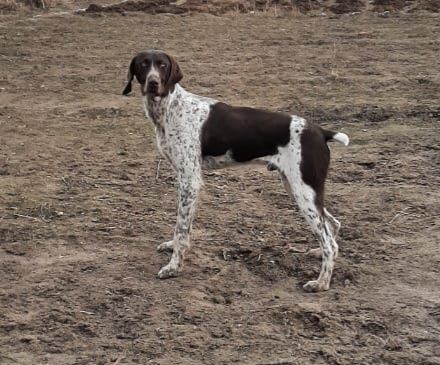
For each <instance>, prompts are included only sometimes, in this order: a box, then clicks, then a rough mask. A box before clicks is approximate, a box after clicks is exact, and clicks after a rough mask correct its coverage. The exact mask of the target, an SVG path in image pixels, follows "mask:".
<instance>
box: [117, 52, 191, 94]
mask: <svg viewBox="0 0 440 365" xmlns="http://www.w3.org/2000/svg"><path fill="white" fill-rule="evenodd" d="M134 76H136V79H137V80H138V81H139V83H140V84H141V92H142V95H147V96H151V97H153V98H157V97H164V96H166V95H168V93H170V92H172V91H173V90H174V86H175V85H176V84H177V83H178V82H179V81H180V80H182V78H183V75H182V72H181V71H180V67H179V65H178V64H177V62H176V61H175V60H174V58H173V57H171V56H170V55H168V54H166V53H165V52H162V51H147V52H141V53H139V54H138V55H136V56H135V57H134V58H133V59H132V60H131V63H130V67H129V68H128V82H127V85H126V86H125V89H124V91H123V92H122V94H123V95H127V94H129V93H130V92H131V83H132V81H133V77H134Z"/></svg>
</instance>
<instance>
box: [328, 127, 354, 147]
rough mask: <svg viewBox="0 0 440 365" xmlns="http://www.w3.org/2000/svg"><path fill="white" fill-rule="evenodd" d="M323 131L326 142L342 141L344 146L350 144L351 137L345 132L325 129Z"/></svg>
mask: <svg viewBox="0 0 440 365" xmlns="http://www.w3.org/2000/svg"><path fill="white" fill-rule="evenodd" d="M322 132H323V133H324V138H325V141H326V142H329V141H337V142H339V143H342V144H343V145H344V146H348V144H349V143H350V139H349V138H348V136H347V135H346V134H345V133H341V132H333V131H327V130H325V129H323V130H322Z"/></svg>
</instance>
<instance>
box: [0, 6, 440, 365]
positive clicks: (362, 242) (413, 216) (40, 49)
mask: <svg viewBox="0 0 440 365" xmlns="http://www.w3.org/2000/svg"><path fill="white" fill-rule="evenodd" d="M48 15H49V16H43V17H38V18H31V17H27V16H24V15H19V14H11V15H8V16H3V17H1V18H0V20H1V22H0V45H1V47H0V68H1V74H0V277H1V280H0V363H1V364H2V365H3V364H14V365H15V364H57V365H59V364H76V365H79V364H120V365H121V364H167V365H168V364H191V365H192V364H224V365H226V364H228V365H229V364H249V365H251V364H252V365H253V364H259V365H263V364H277V365H281V364H285V365H287V364H295V365H296V364H301V365H305V364H314V365H316V364H318V365H319V364H335V365H336V364H338V365H351V364H372V365H373V364H374V365H377V364H395V365H415V364H425V365H428V364H429V365H434V364H437V365H438V364H440V289H439V275H440V254H439V249H438V244H439V239H440V234H439V223H440V222H439V216H440V207H439V198H440V193H439V185H440V178H439V176H440V170H439V167H440V159H439V156H440V154H439V146H440V137H439V134H438V130H439V119H440V109H439V105H440V93H439V90H440V66H439V59H438V55H439V48H440V43H439V41H438V40H439V39H440V37H439V30H440V21H439V20H440V19H439V16H438V14H434V13H413V14H411V15H408V14H400V15H399V16H390V17H388V18H383V17H378V16H376V15H374V14H373V13H369V14H363V15H360V16H355V17H352V16H350V17H348V16H343V17H336V16H333V17H306V16H295V17H293V16H278V17H277V16H274V15H273V13H266V14H254V15H246V14H239V13H235V14H232V15H228V16H223V17H215V16H212V15H209V14H197V15H191V16H183V17H182V16H174V15H173V16H171V15H156V16H153V15H148V14H133V13H130V14H127V15H128V16H125V17H122V16H119V15H113V14H102V16H100V17H90V16H56V15H51V14H50V13H49V14H48ZM152 47H154V48H162V49H166V50H167V51H169V52H170V53H172V54H173V55H175V56H176V58H177V59H178V61H179V62H180V65H181V67H182V69H183V72H184V74H185V77H184V80H183V85H184V87H186V88H187V89H189V90H191V91H193V92H196V93H198V94H202V95H207V96H211V97H215V98H219V99H221V100H224V101H226V102H232V103H234V104H240V105H252V106H257V107H264V108H269V109H272V110H284V111H288V112H290V113H296V114H299V115H303V116H306V117H308V118H309V119H311V120H314V121H316V122H318V123H320V124H321V125H323V126H326V127H328V128H334V129H336V130H340V131H344V132H346V133H348V134H349V135H350V137H351V141H352V143H351V145H350V146H349V147H342V146H340V145H332V168H331V172H330V176H329V179H328V186H327V206H328V208H329V209H330V210H331V211H332V212H333V213H334V214H335V216H336V217H338V218H339V219H340V220H341V222H342V230H341V237H340V238H339V244H340V257H339V258H338V260H337V263H336V269H335V273H334V279H333V282H332V286H331V289H330V290H329V291H328V292H323V293H318V294H308V293H305V292H304V291H303V290H302V287H301V285H302V284H304V283H305V282H306V281H307V280H310V279H313V278H315V277H316V276H317V273H318V272H319V261H317V260H314V259H311V258H308V257H304V255H302V254H301V253H298V252H295V250H294V251H292V250H289V247H293V248H295V249H296V250H300V251H301V250H306V249H308V248H311V247H316V242H315V240H314V238H313V237H312V236H311V233H310V231H309V230H308V228H307V227H306V226H305V224H304V222H303V220H302V218H301V217H299V216H298V213H297V210H296V208H295V206H294V205H293V204H292V203H291V202H290V201H289V199H288V197H287V194H286V193H285V191H284V190H283V188H282V185H281V184H280V181H279V179H278V177H277V176H276V173H274V172H268V171H266V170H265V169H264V168H260V167H258V168H253V167H246V168H244V169H234V170H225V171H216V172H211V173H207V174H206V179H205V181H206V186H205V189H204V192H203V194H202V199H201V203H200V208H199V211H198V215H197V219H196V222H195V227H194V233H193V244H194V246H193V249H192V251H191V252H190V254H189V255H188V258H187V261H186V267H185V271H184V273H183V274H182V276H180V277H179V278H175V279H170V280H166V281H160V280H157V279H156V278H155V275H156V273H157V271H158V270H159V268H160V267H161V266H162V265H163V264H165V263H166V262H167V260H168V257H167V256H166V255H163V254H159V253H157V252H156V250H155V248H156V245H157V244H158V243H160V242H163V241H165V240H168V239H170V238H171V235H172V232H173V226H174V222H175V182H174V175H173V173H172V171H171V170H170V167H169V166H168V165H167V163H166V162H165V161H162V163H161V164H160V170H159V173H158V174H157V169H156V166H157V162H158V154H157V151H156V146H155V139H154V134H153V129H152V126H151V123H150V122H148V121H147V120H146V119H145V118H144V116H143V112H142V108H141V103H140V100H139V92H137V89H136V90H135V92H134V94H135V95H134V96H132V97H128V98H127V97H122V96H121V95H120V94H121V91H122V89H123V86H124V82H125V75H126V72H127V66H128V63H129V61H130V60H131V57H132V56H133V55H134V54H135V53H136V52H138V51H140V50H143V49H146V48H152Z"/></svg>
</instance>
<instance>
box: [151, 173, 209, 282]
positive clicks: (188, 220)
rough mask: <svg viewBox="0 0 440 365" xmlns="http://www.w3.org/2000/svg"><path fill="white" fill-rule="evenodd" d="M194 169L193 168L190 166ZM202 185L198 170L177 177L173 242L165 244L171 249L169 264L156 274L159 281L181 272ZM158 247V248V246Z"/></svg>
mask: <svg viewBox="0 0 440 365" xmlns="http://www.w3.org/2000/svg"><path fill="white" fill-rule="evenodd" d="M192 167H194V166H192ZM201 185H202V180H201V172H200V168H199V167H196V168H192V169H191V171H183V172H181V173H179V176H178V194H177V200H178V201H177V223H176V228H175V231H174V239H173V241H170V242H166V243H165V245H166V246H168V247H167V248H171V247H172V249H173V254H172V256H171V260H170V262H169V263H168V264H167V265H166V266H164V267H162V268H161V269H160V271H159V273H158V274H157V276H158V277H159V278H160V279H166V278H169V277H173V276H177V274H178V273H179V272H180V271H181V270H182V267H183V260H184V257H185V252H186V251H187V250H188V249H189V247H190V232H191V226H192V222H193V218H194V214H195V211H196V203H197V197H198V195H199V191H200V187H201ZM159 247H160V246H159Z"/></svg>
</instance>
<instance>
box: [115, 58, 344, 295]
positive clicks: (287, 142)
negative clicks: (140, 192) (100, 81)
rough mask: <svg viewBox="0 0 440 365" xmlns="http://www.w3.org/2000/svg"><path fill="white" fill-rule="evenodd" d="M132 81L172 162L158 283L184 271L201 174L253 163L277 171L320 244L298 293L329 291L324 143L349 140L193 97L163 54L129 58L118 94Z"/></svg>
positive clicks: (332, 228)
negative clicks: (171, 226)
mask: <svg viewBox="0 0 440 365" xmlns="http://www.w3.org/2000/svg"><path fill="white" fill-rule="evenodd" d="M134 77H135V78H136V79H137V81H138V82H139V84H140V89H141V93H142V101H143V105H144V108H145V113H146V115H147V117H148V118H149V119H151V120H152V122H153V123H154V127H155V131H156V138H157V145H158V148H159V151H160V153H161V154H162V155H163V156H164V157H165V158H166V159H167V160H168V161H169V162H170V163H171V165H172V167H173V169H174V170H175V172H176V174H177V182H178V199H177V200H178V208H177V222H176V226H175V231H174V237H173V240H171V241H168V242H164V243H162V244H160V245H159V246H158V250H159V251H166V250H172V256H171V260H170V262H169V263H168V264H167V265H166V266H164V267H162V268H161V269H160V271H159V273H158V277H159V278H161V279H164V278H169V277H174V276H177V275H178V274H179V272H181V270H182V268H183V261H184V256H185V254H186V252H187V251H188V249H189V248H190V231H191V225H192V222H193V218H194V213H195V211H196V202H197V198H198V195H199V192H200V188H201V186H202V170H204V169H220V168H223V167H227V166H232V165H237V164H245V163H251V162H253V163H256V162H258V163H264V164H266V165H267V167H268V169H269V170H277V171H278V172H279V174H280V176H281V180H282V182H283V183H284V186H285V188H286V190H287V192H288V194H289V196H290V197H291V199H292V200H296V202H297V204H298V207H299V209H300V211H301V212H302V214H303V215H304V217H305V219H306V221H307V223H308V224H309V226H310V228H311V230H312V232H313V234H314V235H315V236H316V238H317V239H318V241H319V244H320V248H319V249H314V250H310V251H309V252H310V253H312V254H314V255H316V256H320V257H322V265H321V272H320V274H319V277H318V278H317V279H316V280H312V281H309V282H308V283H306V284H305V285H304V286H303V287H304V289H305V290H306V291H314V292H316V291H322V290H328V289H329V287H330V281H331V276H332V272H333V266H334V260H335V259H336V257H337V255H338V245H337V243H336V240H335V237H336V235H337V233H338V231H339V228H340V226H341V225H340V223H339V221H338V220H336V218H334V217H333V216H332V215H331V214H330V213H329V212H328V210H327V209H326V208H325V207H324V183H325V179H326V176H327V170H328V167H329V163H330V151H329V148H328V146H327V142H330V141H337V142H340V143H342V144H343V145H346V146H347V145H348V143H349V138H348V136H347V135H346V134H344V133H341V132H333V131H329V130H325V129H323V128H321V127H319V126H318V125H315V124H312V123H310V122H308V121H306V120H305V119H303V118H300V117H298V116H294V115H288V114H284V113H278V112H271V111H266V110H260V109H255V108H248V107H238V106H231V105H228V104H225V103H222V102H219V101H217V100H214V99H211V98H206V97H202V96H198V95H195V94H192V93H190V92H188V91H186V90H185V89H184V88H183V87H182V86H181V85H179V82H180V81H181V80H182V78H183V75H182V71H181V70H180V67H179V65H178V63H177V62H176V60H175V59H174V58H173V57H172V56H170V55H168V54H167V53H165V52H163V51H158V50H149V51H146V52H141V53H139V54H137V55H136V56H135V57H134V58H133V59H132V60H131V63H130V66H129V70H128V81H127V85H126V86H125V89H124V91H123V95H128V94H129V93H130V92H131V90H132V82H133V78H134Z"/></svg>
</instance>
